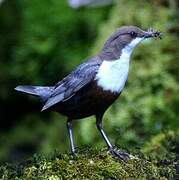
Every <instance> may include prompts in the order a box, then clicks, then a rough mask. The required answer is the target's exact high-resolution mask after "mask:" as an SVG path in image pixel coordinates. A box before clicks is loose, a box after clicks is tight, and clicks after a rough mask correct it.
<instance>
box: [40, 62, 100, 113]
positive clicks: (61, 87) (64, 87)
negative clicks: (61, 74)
mask: <svg viewBox="0 0 179 180" xmlns="http://www.w3.org/2000/svg"><path fill="white" fill-rule="evenodd" d="M99 66H100V63H99V61H87V62H86V63H83V64H81V65H80V66H78V68H77V69H76V70H74V71H73V72H72V73H71V74H69V75H68V76H66V77H65V78H64V79H63V80H62V81H60V82H58V83H57V84H56V86H55V89H54V91H53V93H52V94H51V96H50V97H49V98H48V100H47V101H46V103H45V105H44V107H43V108H42V111H44V110H46V109H48V108H50V107H52V106H53V105H55V104H57V103H59V102H62V101H66V100H68V99H69V98H71V97H72V96H74V94H75V93H76V92H77V91H79V90H80V89H81V88H83V87H84V86H86V85H87V84H89V83H90V82H91V81H92V80H93V79H94V77H95V75H96V73H97V71H98V69H99Z"/></svg>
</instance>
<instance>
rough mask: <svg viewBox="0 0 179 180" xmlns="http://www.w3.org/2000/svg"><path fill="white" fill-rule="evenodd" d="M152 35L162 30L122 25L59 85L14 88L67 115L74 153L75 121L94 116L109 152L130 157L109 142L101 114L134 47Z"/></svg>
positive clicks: (115, 95)
mask: <svg viewBox="0 0 179 180" xmlns="http://www.w3.org/2000/svg"><path fill="white" fill-rule="evenodd" d="M152 37H159V38H161V33H160V32H159V31H155V30H151V29H150V30H148V31H144V30H141V29H140V28H138V27H135V26H123V27H121V28H119V29H118V30H117V31H116V32H115V33H114V34H112V35H111V36H110V38H109V39H108V40H107V41H106V43H105V44H104V47H103V48H102V50H101V51H100V52H99V53H98V54H97V55H96V56H94V57H92V58H90V59H88V60H87V61H86V62H84V63H83V64H81V65H79V66H78V67H77V68H76V69H75V70H74V71H72V72H71V73H70V74H69V75H68V76H66V77H65V78H64V79H62V80H61V81H59V82H58V83H57V84H56V85H54V86H49V87H48V86H47V87H43V86H17V87H16V88H15V90H17V91H21V92H24V93H28V94H32V95H35V96H38V97H40V98H41V99H42V101H43V103H44V106H43V108H42V111H44V110H47V109H48V110H52V111H57V112H59V113H61V114H63V115H65V116H67V117H68V119H67V128H68V133H69V138H70V145H71V151H72V153H73V154H75V152H76V148H75V144H74V138H73V129H72V120H74V119H81V118H85V117H89V116H92V115H95V116H96V126H97V128H98V130H99V131H100V133H101V135H102V137H103V138H104V140H105V142H106V144H107V146H108V149H109V151H110V152H111V153H112V154H113V155H114V156H117V157H119V158H121V159H123V160H124V159H128V158H129V155H128V154H127V153H125V152H122V151H120V150H116V149H115V148H114V147H113V145H112V144H111V143H110V141H109V139H108V138H107V136H106V134H105V132H104V130H103V127H102V117H103V115H104V113H105V111H106V110H107V108H108V107H109V106H110V105H111V104H112V103H113V102H114V101H115V100H116V99H117V98H118V96H119V95H120V94H121V92H122V90H123V88H124V85H125V83H126V80H127V77H128V72H129V65H130V57H131V54H132V52H133V49H134V48H135V47H136V46H137V45H138V44H139V43H140V42H142V41H143V40H145V39H148V38H152Z"/></svg>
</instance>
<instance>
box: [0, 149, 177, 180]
mask: <svg viewBox="0 0 179 180" xmlns="http://www.w3.org/2000/svg"><path fill="white" fill-rule="evenodd" d="M174 175H175V168H174V166H173V164H167V165H165V164H157V162H156V161H154V162H152V161H149V160H147V159H143V158H134V159H131V160H129V161H128V162H122V161H120V160H119V159H116V158H114V157H112V156H111V155H110V154H109V153H108V152H107V151H106V150H104V149H103V150H101V151H97V150H86V151H80V153H79V154H78V155H77V157H75V158H72V157H71V155H68V154H60V153H58V152H55V153H54V155H53V156H52V157H48V158H46V157H42V156H34V157H33V158H32V159H31V160H29V161H27V162H25V163H23V164H20V165H18V166H12V165H6V166H1V167H0V179H51V180H52V179H53V180H56V179H173V178H174Z"/></svg>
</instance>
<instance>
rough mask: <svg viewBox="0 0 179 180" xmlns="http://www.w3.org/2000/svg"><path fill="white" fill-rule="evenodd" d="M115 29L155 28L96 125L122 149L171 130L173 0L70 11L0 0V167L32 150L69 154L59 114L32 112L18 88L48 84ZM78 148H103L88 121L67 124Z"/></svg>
mask: <svg viewBox="0 0 179 180" xmlns="http://www.w3.org/2000/svg"><path fill="white" fill-rule="evenodd" d="M122 25H136V26H139V27H141V28H143V29H148V28H150V27H152V28H156V29H158V30H161V31H162V32H163V33H164V38H163V39H162V40H161V41H160V40H156V41H155V40H152V41H148V42H145V43H143V44H142V45H140V46H139V47H138V48H137V49H136V50H135V52H134V54H133V57H132V64H131V71H130V74H129V80H128V83H127V85H126V87H125V90H124V92H123V93H122V95H121V96H120V98H119V99H118V100H117V101H116V102H115V104H114V105H113V106H112V107H111V108H110V109H109V110H108V111H107V112H106V114H105V117H104V128H105V129H106V132H107V134H108V135H109V137H110V139H111V141H112V142H113V143H114V144H116V145H117V146H120V147H122V148H124V149H130V150H131V149H133V150H135V149H140V148H142V147H144V146H145V144H146V143H147V142H148V141H150V139H151V138H153V137H155V136H157V135H158V134H160V133H161V132H169V131H173V132H179V121H178V116H179V113H178V112H179V85H178V83H179V4H177V0H149V1H144V0H138V1H133V0H118V1H117V2H116V3H115V4H113V5H110V6H106V7H100V8H81V9H78V10H74V9H71V8H70V7H69V6H68V4H67V1H65V0H60V1H59V0H38V1H37V0H31V1H29V0H16V1H12V0H4V2H3V3H1V4H0V162H4V161H9V162H19V161H22V160H24V159H26V158H28V157H30V156H32V154H34V153H43V154H45V155H47V154H49V153H52V152H54V151H55V150H59V151H61V152H65V151H69V149H68V137H67V130H66V121H65V117H63V116H61V115H59V114H57V113H54V112H51V113H46V112H44V113H40V109H41V107H42V106H41V103H40V101H38V100H37V99H36V98H34V97H31V96H26V95H23V94H19V93H17V92H15V91H14V87H16V86H17V85H19V84H27V85H31V84H32V85H53V84H55V83H56V82H57V81H58V80H60V79H62V78H63V77H64V76H65V75H67V74H68V73H69V72H70V71H71V70H73V69H74V68H75V67H76V66H77V65H78V64H80V63H81V62H83V61H84V59H86V58H88V57H90V56H92V55H95V54H96V53H97V52H98V51H99V50H100V49H101V47H102V46H103V44H104V42H105V40H106V39H107V38H108V36H109V35H110V34H111V33H112V32H114V31H115V30H116V29H117V28H118V27H120V26H122ZM74 131H75V139H76V143H77V144H78V147H84V146H87V147H88V146H92V147H98V148H100V147H103V146H105V144H104V141H103V140H102V138H101V137H100V135H99V132H98V131H97V129H96V128H95V119H94V118H93V117H90V118H87V119H86V120H81V121H75V122H74Z"/></svg>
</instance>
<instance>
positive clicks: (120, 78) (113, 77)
mask: <svg viewBox="0 0 179 180" xmlns="http://www.w3.org/2000/svg"><path fill="white" fill-rule="evenodd" d="M143 39H144V38H136V39H134V40H132V41H131V43H130V44H128V45H127V46H126V47H125V48H124V49H123V50H122V52H121V56H120V58H119V59H117V60H115V61H105V60H104V61H103V63H102V64H101V66H100V67H99V70H98V73H97V74H96V77H95V80H97V84H98V86H100V87H102V88H103V90H106V91H111V92H115V93H120V92H121V91H122V90H123V88H124V85H125V83H126V80H127V77H128V72H129V62H130V56H131V54H132V51H133V49H134V48H135V47H136V46H137V45H138V44H139V43H140V42H141V41H142V40H143Z"/></svg>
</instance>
